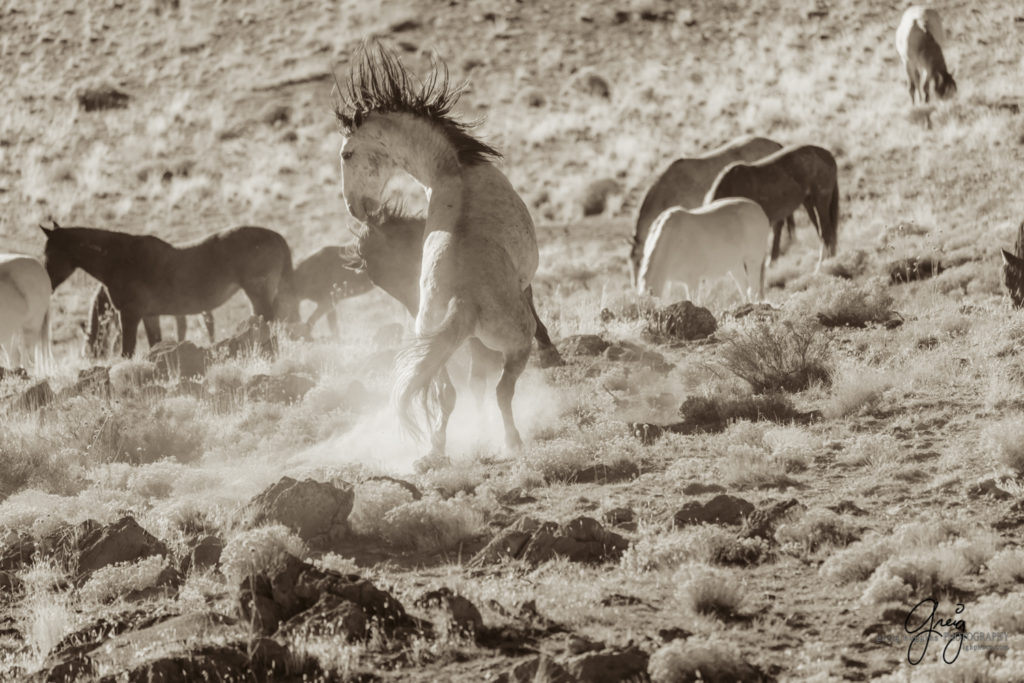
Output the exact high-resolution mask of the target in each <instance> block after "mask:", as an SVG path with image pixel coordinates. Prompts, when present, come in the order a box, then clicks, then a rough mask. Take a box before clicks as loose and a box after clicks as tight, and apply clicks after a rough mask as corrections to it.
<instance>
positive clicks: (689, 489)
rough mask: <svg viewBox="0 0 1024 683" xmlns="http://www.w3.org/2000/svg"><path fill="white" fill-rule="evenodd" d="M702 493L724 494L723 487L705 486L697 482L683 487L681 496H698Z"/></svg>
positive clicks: (716, 485) (715, 485)
mask: <svg viewBox="0 0 1024 683" xmlns="http://www.w3.org/2000/svg"><path fill="white" fill-rule="evenodd" d="M702 493H725V487H724V486H720V485H718V484H705V483H703V482H699V481H695V482H693V483H692V484H687V485H686V486H684V487H683V494H684V495H687V496H699V495H701V494H702Z"/></svg>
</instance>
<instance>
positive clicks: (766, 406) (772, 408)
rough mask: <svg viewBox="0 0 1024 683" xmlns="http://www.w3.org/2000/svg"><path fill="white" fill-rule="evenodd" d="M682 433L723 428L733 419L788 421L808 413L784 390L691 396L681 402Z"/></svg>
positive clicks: (717, 430)
mask: <svg viewBox="0 0 1024 683" xmlns="http://www.w3.org/2000/svg"><path fill="white" fill-rule="evenodd" d="M679 414H680V415H681V416H682V417H683V424H682V425H680V428H679V431H682V432H683V433H699V432H711V433H715V432H720V431H722V430H724V429H726V428H728V426H729V425H730V424H732V423H734V422H737V421H749V422H757V421H759V420H768V421H771V422H789V421H793V420H801V419H803V418H804V417H805V416H804V415H803V413H801V412H800V411H798V410H797V409H796V407H795V406H794V405H793V402H792V401H791V400H790V399H789V397H787V396H785V395H784V394H765V395H760V396H752V395H745V396H743V395H741V396H732V395H724V394H714V395H711V396H691V397H689V398H687V399H686V400H685V401H683V403H682V405H681V406H679Z"/></svg>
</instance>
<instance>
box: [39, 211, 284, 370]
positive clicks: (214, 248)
mask: <svg viewBox="0 0 1024 683" xmlns="http://www.w3.org/2000/svg"><path fill="white" fill-rule="evenodd" d="M40 228H41V229H42V231H43V233H44V234H45V235H46V250H45V265H46V271H47V273H48V274H49V276H50V282H51V284H52V286H53V287H54V288H56V287H58V286H59V285H60V284H61V283H62V282H64V281H65V280H66V279H67V278H68V277H69V276H70V275H71V274H72V273H73V272H74V271H75V270H76V269H78V268H81V269H82V270H84V271H86V272H87V273H89V274H90V275H92V276H93V277H94V278H96V279H97V280H99V281H100V282H101V283H103V284H104V285H105V286H106V288H107V290H108V291H109V293H110V300H111V302H112V303H113V304H114V307H115V308H116V309H117V310H118V311H119V312H120V314H121V354H122V355H123V356H126V357H131V356H132V354H134V353H135V338H136V334H137V332H138V327H139V322H140V321H141V320H142V319H143V318H146V317H150V316H159V315H174V316H178V315H189V314H195V313H202V312H203V311H209V310H212V309H214V308H216V307H217V306H220V305H221V304H222V303H224V302H225V301H227V300H228V299H229V298H230V297H231V296H232V295H233V294H234V293H235V292H237V291H238V290H239V289H241V290H242V291H244V292H245V294H246V296H248V297H249V301H250V302H251V304H252V311H253V314H254V315H258V316H262V317H263V318H265V319H266V320H270V321H274V320H283V321H285V322H298V301H297V300H296V298H295V294H294V287H293V283H292V256H291V249H290V248H289V247H288V243H287V242H286V241H285V239H284V237H282V236H281V235H280V234H278V233H276V232H274V231H273V230H268V229H266V228H258V227H251V226H243V227H238V228H229V229H227V230H221V231H219V232H216V233H213V234H212V235H209V236H208V237H204V238H202V239H200V240H196V241H194V242H190V243H187V244H183V245H181V246H174V245H172V244H170V243H168V242H165V241H164V240H162V239H160V238H159V237H155V236H153V235H133V234H130V233H125V232H116V231H113V230H101V229H98V228H80V227H74V228H71V227H69V228H62V227H60V226H59V225H57V224H56V223H54V224H53V227H52V228H46V227H44V226H40Z"/></svg>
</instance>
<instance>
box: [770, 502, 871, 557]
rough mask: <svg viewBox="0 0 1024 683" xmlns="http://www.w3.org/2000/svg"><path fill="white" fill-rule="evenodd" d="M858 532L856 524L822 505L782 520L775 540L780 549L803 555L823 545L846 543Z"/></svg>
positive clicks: (812, 552)
mask: <svg viewBox="0 0 1024 683" xmlns="http://www.w3.org/2000/svg"><path fill="white" fill-rule="evenodd" d="M859 536H860V531H859V529H858V528H857V526H856V525H854V524H851V523H850V521H849V520H847V519H844V518H843V517H841V516H840V515H837V514H836V513H834V512H832V511H831V510H825V509H821V508H816V509H813V510H808V511H807V513H806V514H805V515H803V516H802V517H800V518H799V519H797V520H796V521H793V522H789V523H784V524H781V525H780V526H779V528H778V529H777V530H776V531H775V540H776V541H778V542H779V544H780V545H782V547H783V550H786V551H789V552H793V553H794V554H796V555H798V556H800V557H806V558H809V557H810V556H812V555H813V554H814V553H816V552H817V551H818V550H819V549H822V548H825V547H841V546H846V545H849V544H850V543H852V542H853V541H856V540H857V538H858V537H859Z"/></svg>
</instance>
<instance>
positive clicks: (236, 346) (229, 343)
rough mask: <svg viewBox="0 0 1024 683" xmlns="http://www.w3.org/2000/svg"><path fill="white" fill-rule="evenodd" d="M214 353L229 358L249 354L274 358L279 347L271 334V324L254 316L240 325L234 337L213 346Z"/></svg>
mask: <svg viewBox="0 0 1024 683" xmlns="http://www.w3.org/2000/svg"><path fill="white" fill-rule="evenodd" d="M213 352H214V355H216V356H218V357H227V358H235V357H237V356H239V355H248V354H256V355H267V356H274V355H275V354H276V353H277V345H276V344H275V343H274V338H273V335H272V334H271V332H270V324H269V323H268V322H267V321H266V320H264V319H263V318H262V317H260V316H255V315H254V316H252V317H250V318H249V319H248V320H243V321H242V322H241V323H239V324H238V327H236V328H235V333H234V334H233V335H231V336H230V337H228V338H227V339H222V340H221V341H219V342H217V343H216V344H215V345H214V346H213Z"/></svg>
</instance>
